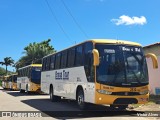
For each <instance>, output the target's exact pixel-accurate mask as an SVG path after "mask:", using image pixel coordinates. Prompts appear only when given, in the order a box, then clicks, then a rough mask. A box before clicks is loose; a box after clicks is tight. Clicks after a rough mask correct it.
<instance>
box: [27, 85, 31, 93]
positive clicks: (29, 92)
mask: <svg viewBox="0 0 160 120" xmlns="http://www.w3.org/2000/svg"><path fill="white" fill-rule="evenodd" d="M26 93H27V94H30V91H29V90H28V85H26Z"/></svg>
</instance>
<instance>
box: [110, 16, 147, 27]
mask: <svg viewBox="0 0 160 120" xmlns="http://www.w3.org/2000/svg"><path fill="white" fill-rule="evenodd" d="M111 21H112V22H113V23H115V24H116V25H144V24H146V23H147V20H146V18H145V17H144V16H141V17H136V16H133V17H129V16H127V15H122V16H120V17H119V19H112V20H111Z"/></svg>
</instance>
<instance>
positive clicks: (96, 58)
mask: <svg viewBox="0 0 160 120" xmlns="http://www.w3.org/2000/svg"><path fill="white" fill-rule="evenodd" d="M92 53H93V65H94V66H98V65H99V52H98V50H97V49H93V50H92Z"/></svg>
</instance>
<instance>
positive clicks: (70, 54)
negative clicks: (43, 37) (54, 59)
mask: <svg viewBox="0 0 160 120" xmlns="http://www.w3.org/2000/svg"><path fill="white" fill-rule="evenodd" d="M67 61H68V64H67V66H68V67H74V65H75V48H71V49H69V51H68V60H67Z"/></svg>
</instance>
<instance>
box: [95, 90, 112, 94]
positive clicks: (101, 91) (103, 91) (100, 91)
mask: <svg viewBox="0 0 160 120" xmlns="http://www.w3.org/2000/svg"><path fill="white" fill-rule="evenodd" d="M97 92H99V93H101V94H106V95H111V94H112V92H110V91H107V90H97Z"/></svg>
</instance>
